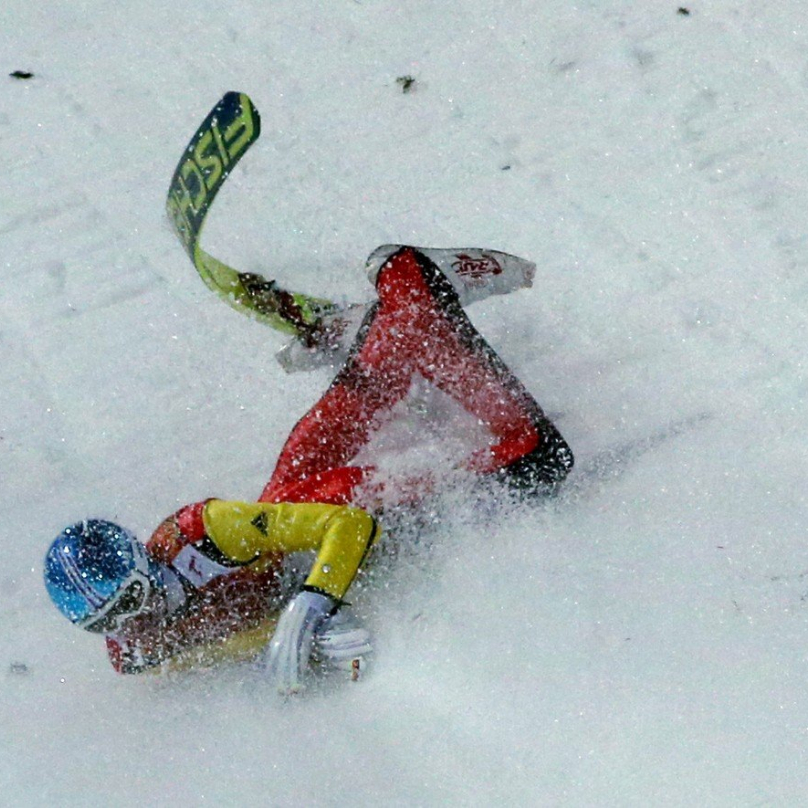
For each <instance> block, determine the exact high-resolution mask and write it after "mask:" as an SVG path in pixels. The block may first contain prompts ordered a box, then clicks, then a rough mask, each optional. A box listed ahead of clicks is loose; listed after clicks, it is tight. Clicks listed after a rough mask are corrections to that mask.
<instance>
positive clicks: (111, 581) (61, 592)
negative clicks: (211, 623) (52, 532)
mask: <svg viewBox="0 0 808 808" xmlns="http://www.w3.org/2000/svg"><path fill="white" fill-rule="evenodd" d="M159 582H160V574H159V568H158V566H157V564H156V563H155V562H154V561H153V560H151V559H150V558H149V556H148V555H147V554H146V548H145V547H144V546H143V545H142V544H141V543H140V542H139V541H138V540H137V539H136V538H135V537H134V536H133V535H132V534H131V533H130V532H129V531H128V530H125V529H124V528H122V527H119V526H118V525H116V524H114V523H112V522H105V521H104V520H102V519H88V520H86V521H84V522H77V523H76V524H75V525H70V527H66V528H65V529H64V530H63V531H62V532H61V533H60V534H59V535H58V536H57V537H56V539H54V541H53V543H52V544H51V546H50V548H49V550H48V552H47V555H46V556H45V587H46V589H47V590H48V594H49V595H50V598H51V600H52V601H53V602H54V604H56V607H57V608H58V609H59V611H60V612H61V613H62V614H63V615H64V616H65V617H67V619H68V620H70V621H71V622H72V623H75V624H76V625H77V626H80V627H81V628H84V629H87V631H95V632H99V633H107V632H110V631H114V630H115V629H117V628H119V627H120V623H121V621H122V620H124V619H126V618H127V617H132V616H133V615H136V614H139V613H140V612H142V611H143V609H144V608H145V607H146V605H147V604H148V601H149V596H150V594H151V592H152V590H153V589H154V588H155V586H159Z"/></svg>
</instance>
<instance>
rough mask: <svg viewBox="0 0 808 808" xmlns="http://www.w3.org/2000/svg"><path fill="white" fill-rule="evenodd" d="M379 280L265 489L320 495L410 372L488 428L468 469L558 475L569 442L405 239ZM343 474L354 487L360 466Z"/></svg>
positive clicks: (402, 390)
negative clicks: (374, 301) (335, 368)
mask: <svg viewBox="0 0 808 808" xmlns="http://www.w3.org/2000/svg"><path fill="white" fill-rule="evenodd" d="M377 289H378V293H379V303H378V305H377V306H376V307H375V308H374V309H372V310H371V312H370V313H369V314H368V317H367V318H366V320H365V323H364V324H363V326H362V328H360V331H359V334H358V335H357V338H356V342H355V344H354V346H353V349H352V352H351V354H350V356H349V358H348V360H347V361H346V363H345V365H344V366H343V368H342V370H341V371H340V372H339V374H338V375H337V377H336V378H335V380H334V382H333V383H332V385H331V387H330V388H329V389H328V391H327V392H326V393H325V395H324V396H323V398H322V399H320V401H319V402H318V403H317V404H316V405H315V406H314V407H313V408H312V409H311V410H310V411H309V412H308V413H307V414H306V415H305V416H304V417H303V418H302V419H301V420H300V421H299V422H298V424H297V426H296V427H295V428H294V430H293V431H292V433H291V435H290V436H289V438H288V440H287V442H286V445H285V446H284V448H283V451H282V452H281V456H280V458H279V460H278V464H277V466H276V469H275V472H274V473H273V476H272V479H271V480H270V482H269V484H268V485H267V487H266V488H265V489H264V493H263V495H262V497H261V498H262V499H264V500H275V501H277V500H278V499H279V498H283V496H284V495H286V494H287V493H288V492H290V491H295V492H297V494H296V495H303V496H306V497H312V496H314V497H315V498H316V494H317V487H318V486H317V480H313V479H311V478H318V479H322V483H323V487H324V490H325V489H326V488H328V486H329V485H331V486H332V488H333V480H332V475H331V474H330V472H331V471H333V470H335V469H338V468H340V467H343V466H345V465H346V464H348V463H349V462H350V461H351V460H352V459H353V458H354V457H355V456H356V454H357V453H358V452H359V450H360V449H361V448H362V447H363V446H364V445H365V444H366V443H367V441H368V439H369V437H370V435H371V434H372V432H373V431H374V430H375V428H376V427H377V426H378V424H379V423H380V419H381V418H382V417H383V416H384V414H385V413H387V412H388V411H389V410H390V409H391V408H392V407H393V405H394V404H396V402H398V401H399V400H400V399H401V398H402V397H403V396H404V395H406V393H407V391H408V390H409V388H410V384H411V381H412V376H413V374H414V373H416V372H418V373H420V374H421V375H422V376H424V377H425V378H426V379H427V380H429V381H431V382H433V383H434V384H435V385H436V386H437V387H439V388H440V389H442V390H444V391H445V392H447V393H448V394H449V395H451V396H453V397H454V398H455V399H456V400H457V401H458V402H459V403H460V404H461V405H462V406H463V407H465V408H466V409H467V410H468V411H469V412H470V413H472V414H473V415H474V416H475V417H477V418H478V419H479V420H480V421H481V423H483V424H484V425H485V426H487V427H488V428H489V430H490V431H491V433H492V436H493V438H494V440H495V441H496V443H495V444H494V445H493V446H492V447H491V448H489V449H487V450H485V451H483V452H480V453H478V454H477V455H475V456H474V457H472V458H471V459H470V461H469V467H470V468H471V469H473V470H475V471H477V472H479V473H493V474H496V475H498V476H501V477H503V478H505V479H507V478H509V477H511V476H513V475H512V474H511V472H512V471H516V476H517V477H518V478H519V479H521V478H524V479H526V480H527V482H528V486H530V485H533V484H534V483H539V484H544V485H546V484H551V483H553V482H555V481H557V480H559V479H562V478H563V477H564V476H565V475H566V473H567V471H568V469H569V468H570V467H571V465H572V455H571V453H570V451H569V448H568V447H567V445H566V443H564V441H563V439H562V438H561V436H560V435H559V434H558V432H557V431H556V430H555V428H554V427H553V426H552V424H551V423H550V422H549V420H548V419H547V418H546V416H545V415H544V413H543V412H542V410H541V408H540V407H539V405H538V404H537V403H536V401H535V400H534V399H533V398H532V396H531V395H530V394H529V393H528V392H527V390H526V389H525V388H524V386H523V385H522V384H521V383H520V382H519V381H518V380H517V379H516V377H515V376H513V374H512V373H511V372H510V371H509V370H508V368H507V367H506V366H505V364H504V363H503V362H502V360H501V359H500V358H499V357H498V356H497V355H496V353H494V351H493V350H492V349H491V348H490V347H489V346H488V344H487V343H486V342H485V340H484V339H483V338H482V337H481V336H480V334H479V333H478V332H477V331H476V329H475V328H474V326H473V325H472V324H471V322H470V321H469V320H468V317H466V315H465V313H464V312H463V310H462V307H461V306H460V305H459V302H458V299H457V294H456V293H455V291H454V289H453V288H452V286H451V284H449V283H448V281H447V280H446V278H445V277H444V276H443V275H442V274H441V273H440V271H439V270H438V269H437V267H436V266H435V265H434V264H433V263H432V262H431V261H429V259H427V258H426V257H425V256H424V255H422V254H421V253H419V252H417V251H415V250H413V249H411V248H403V249H402V250H400V251H399V252H398V253H396V254H395V255H393V256H391V257H390V259H389V260H388V261H387V262H386V264H385V265H384V267H383V268H382V271H381V272H380V274H379V277H378V281H377ZM531 458H532V459H531ZM323 475H324V476H323ZM349 478H350V480H351V481H352V482H351V485H353V486H355V485H356V484H357V482H358V481H357V477H356V474H355V473H352V474H351V475H349ZM344 479H347V478H344ZM312 487H313V488H314V490H313V491H312V490H311V489H312ZM328 490H331V489H328ZM340 490H342V489H340ZM302 492H305V493H302ZM332 493H333V492H332ZM349 493H350V490H349V491H348V494H345V493H344V492H343V493H341V494H340V496H347V495H349Z"/></svg>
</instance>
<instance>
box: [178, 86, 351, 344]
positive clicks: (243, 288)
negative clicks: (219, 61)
mask: <svg viewBox="0 0 808 808" xmlns="http://www.w3.org/2000/svg"><path fill="white" fill-rule="evenodd" d="M260 134H261V117H260V115H259V114H258V110H257V109H256V108H255V106H254V105H253V103H252V101H250V99H249V98H248V96H247V95H245V94H244V93H237V92H228V93H226V94H225V95H224V97H223V98H222V99H221V101H219V103H218V104H216V106H215V107H214V108H213V109H212V110H211V111H210V113H209V114H208V116H207V117H206V118H205V120H204V121H203V122H202V124H201V125H200V127H199V129H197V131H196V133H195V134H194V136H193V137H192V138H191V142H190V143H189V144H188V147H187V148H186V149H185V152H184V153H183V156H182V159H181V160H180V162H179V165H178V166H177V169H176V171H175V172H174V176H173V177H172V178H171V185H170V186H169V189H168V199H167V202H166V209H167V211H168V215H169V218H170V219H171V223H172V225H173V227H174V231H175V232H176V234H177V236H178V238H179V239H180V241H181V242H182V245H183V246H184V247H185V251H186V252H187V253H188V256H189V258H190V259H191V261H192V262H193V265H194V266H195V267H196V270H197V272H199V275H200V277H201V278H202V280H203V281H204V282H205V283H206V284H207V285H208V287H209V288H211V289H212V290H213V291H214V292H216V294H218V295H219V296H220V297H221V298H223V299H224V300H225V301H226V302H227V303H228V304H229V305H231V306H232V307H233V308H234V309H236V310H238V311H241V312H243V313H246V314H250V315H252V316H254V317H255V318H257V319H258V320H261V321H262V322H264V323H266V324H267V325H270V326H272V327H273V328H275V329H277V330H279V331H283V332H284V333H287V334H293V335H294V336H296V337H297V338H298V339H299V340H300V342H301V343H303V345H305V346H306V347H309V348H316V347H317V346H318V345H319V343H320V341H321V335H322V328H321V318H322V317H323V316H324V315H326V314H332V313H334V312H335V311H336V310H337V307H336V306H335V305H334V304H333V303H331V302H330V301H328V300H322V299H320V298H314V297H310V296H308V295H305V294H301V293H296V292H288V291H286V290H285V289H283V288H281V287H280V286H278V284H277V283H275V281H272V280H266V279H265V278H263V277H262V276H261V275H258V274H254V273H247V272H239V271H238V270H236V269H233V267H230V266H228V265H227V264H225V263H223V262H221V261H219V260H218V259H216V258H214V257H213V256H212V255H210V254H209V253H207V252H205V250H203V249H202V247H201V246H200V244H199V241H200V236H201V233H202V227H203V226H204V224H205V217H206V216H207V213H208V211H209V210H210V206H211V205H212V204H213V200H214V199H215V198H216V194H217V193H218V192H219V189H220V188H221V187H222V185H223V184H224V181H225V180H226V179H227V177H228V175H229V173H230V172H231V171H232V170H233V169H234V168H235V166H236V164H237V163H238V161H239V160H240V159H241V158H242V157H243V156H244V155H245V154H246V152H247V150H248V149H249V148H250V146H251V145H252V144H253V143H255V141H256V140H258V137H259V135H260Z"/></svg>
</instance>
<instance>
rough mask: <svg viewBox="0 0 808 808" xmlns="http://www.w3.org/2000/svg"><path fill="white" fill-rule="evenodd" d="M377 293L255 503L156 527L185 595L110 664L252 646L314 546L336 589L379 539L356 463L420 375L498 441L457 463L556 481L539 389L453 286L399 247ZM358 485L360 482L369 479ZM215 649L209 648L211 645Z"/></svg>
mask: <svg viewBox="0 0 808 808" xmlns="http://www.w3.org/2000/svg"><path fill="white" fill-rule="evenodd" d="M376 286H377V290H378V302H377V303H376V304H375V305H374V306H372V307H371V308H370V310H369V311H368V314H367V316H366V317H365V319H364V322H363V323H362V326H361V328H360V329H359V332H358V334H357V337H356V340H355V342H354V344H353V347H352V350H351V352H350V354H349V356H348V359H347V360H346V362H345V364H344V365H343V366H342V368H341V370H340V371H339V373H338V374H337V376H336V378H335V379H334V381H333V382H332V384H331V386H330V387H329V388H328V390H327V391H326V393H325V394H324V395H323V396H322V398H321V399H320V400H319V401H318V402H317V403H316V404H315V405H314V406H313V407H312V408H311V409H310V410H309V411H308V412H307V413H306V414H305V415H304V416H303V418H301V419H300V421H299V422H298V423H297V425H296V426H295V427H294V429H293V430H292V432H291V434H290V435H289V437H288V439H287V441H286V444H285V445H284V447H283V450H282V451H281V454H280V457H279V459H278V462H277V465H276V467H275V471H274V472H273V474H272V478H271V479H270V481H269V483H268V484H267V486H266V487H265V489H264V491H263V493H262V495H261V497H260V498H259V501H258V502H256V503H244V502H225V501H221V500H215V499H214V500H207V501H205V502H200V503H196V504H194V505H188V506H186V507H185V508H182V509H180V510H179V511H178V512H177V513H175V514H174V515H173V516H171V517H169V518H168V519H166V520H165V521H164V522H163V523H162V524H161V525H160V527H158V529H157V530H156V531H155V532H154V534H153V536H152V538H151V539H150V541H149V542H148V544H147V550H148V552H149V554H150V555H152V557H153V558H155V560H157V561H159V562H161V563H162V564H164V565H166V566H167V568H168V569H169V570H170V571H171V572H172V575H174V577H175V578H176V580H175V582H174V583H175V589H176V587H180V588H181V590H182V591H180V592H175V593H174V595H172V592H171V588H170V587H169V592H168V599H169V601H170V600H171V598H172V597H176V598H178V599H179V600H181V601H182V603H183V605H182V607H181V608H180V609H179V610H178V611H171V612H170V614H169V615H168V616H166V615H150V614H144V615H141V616H138V617H135V618H133V619H132V620H131V621H129V623H130V625H127V626H126V627H125V629H124V630H123V631H122V632H120V633H119V634H117V635H115V636H109V637H108V638H107V646H108V651H109V655H110V658H111V660H112V663H113V665H114V667H115V668H116V669H117V670H118V671H121V672H138V671H141V670H146V669H149V668H154V667H159V666H160V665H162V664H163V662H164V661H165V660H167V659H175V658H177V656H178V655H181V654H182V653H184V652H185V651H188V649H190V654H191V657H190V658H191V662H192V663H193V664H196V663H197V662H198V661H199V660H200V659H201V658H202V657H203V656H206V657H209V656H210V654H211V653H213V657H214V658H215V652H216V649H219V648H221V649H222V650H223V653H224V656H225V657H227V658H233V656H234V655H236V656H237V655H238V652H239V649H238V648H237V649H236V652H237V653H235V654H234V653H233V651H232V648H229V646H228V650H227V651H224V649H225V646H226V644H232V643H234V642H235V643H238V642H240V643H241V644H242V646H243V648H242V649H241V650H243V651H245V652H247V653H253V654H254V653H256V652H257V651H258V650H260V649H261V648H263V647H264V646H265V645H266V642H267V640H268V637H269V634H270V628H268V623H267V621H268V620H270V621H271V620H272V618H273V615H274V614H276V613H277V610H278V609H279V608H280V607H281V606H282V597H281V596H282V594H283V593H282V592H281V584H280V580H281V567H282V561H283V557H284V555H286V554H288V553H291V552H296V551H299V550H313V551H315V552H316V553H317V558H316V561H315V563H314V566H313V567H312V569H311V570H310V572H309V574H308V577H307V578H306V581H305V584H304V588H308V589H310V590H312V591H315V592H320V593H324V594H327V595H330V596H331V597H333V598H335V599H336V600H338V601H339V600H341V599H342V598H343V597H344V595H345V593H346V592H347V590H348V588H349V587H350V585H351V583H352V582H353V580H354V577H355V576H356V574H357V572H358V570H359V569H360V567H361V565H362V563H363V561H364V559H365V557H366V555H367V553H368V551H369V549H370V548H371V546H372V545H373V543H374V542H375V541H376V540H377V537H378V532H379V531H378V528H377V524H376V521H375V519H373V518H372V517H371V516H370V515H369V514H368V513H367V512H366V510H363V509H362V507H354V506H356V505H359V506H363V505H365V503H364V502H363V501H362V498H363V496H364V495H365V492H366V491H367V490H368V489H367V487H366V486H367V484H368V483H369V482H370V484H371V485H372V484H373V474H374V469H373V467H371V466H359V465H352V461H353V460H354V459H355V458H356V456H357V454H358V453H359V452H360V450H361V449H362V448H363V447H364V446H366V445H367V443H368V442H369V440H370V438H371V436H372V434H373V432H374V431H375V429H376V428H377V426H378V424H379V422H380V420H381V419H383V418H384V416H385V415H386V414H388V413H389V411H390V410H391V408H392V407H394V406H395V404H396V403H397V402H399V401H400V400H401V399H402V398H404V397H405V396H406V395H407V393H408V392H409V390H410V386H411V383H412V380H413V377H414V375H415V374H420V375H421V376H422V377H423V378H424V379H426V380H427V381H428V382H430V383H431V384H433V385H434V386H435V387H437V388H438V389H440V390H441V391H443V392H444V393H446V394H448V395H449V396H451V397H452V398H453V399H455V400H456V401H457V402H459V403H460V405H461V406H462V407H463V408H465V409H466V410H467V411H468V412H469V413H470V414H471V415H473V416H474V417H475V418H476V419H477V420H478V422H479V423H481V424H483V425H484V426H485V427H486V428H487V430H488V432H489V433H490V444H489V445H488V446H487V447H484V448H482V449H480V450H478V451H475V452H474V453H473V454H471V455H470V456H469V457H467V458H465V460H464V462H463V466H464V467H465V468H466V469H467V470H469V471H470V472H473V473H475V474H477V475H479V476H480V477H482V478H484V479H493V480H498V481H501V482H502V483H504V484H505V485H507V486H510V487H512V488H514V489H515V490H517V491H519V492H523V493H527V494H541V493H547V492H552V491H554V490H555V488H556V486H557V485H558V484H559V483H560V482H561V480H563V479H564V477H565V476H566V475H567V473H568V472H569V470H570V469H571V468H572V464H573V457H572V453H571V451H570V449H569V447H568V446H567V444H566V443H565V441H564V439H563V438H562V437H561V435H560V434H559V433H558V431H557V430H556V428H555V427H554V426H553V424H552V423H551V422H550V420H549V419H548V418H547V416H546V415H545V414H544V412H543V411H542V410H541V408H540V407H539V405H538V404H537V402H536V401H535V399H534V398H533V397H532V396H531V395H530V393H529V392H528V391H527V390H526V388H525V387H524V386H523V385H522V383H521V382H520V381H519V380H518V379H517V378H516V377H515V376H514V375H513V373H512V372H511V371H510V370H509V369H508V368H507V366H506V365H505V364H504V362H503V361H502V360H501V359H500V358H499V356H497V354H496V353H495V352H494V351H493V349H492V348H491V347H490V346H489V345H488V344H487V343H486V341H485V340H484V339H483V338H482V336H480V334H479V333H478V332H477V330H476V329H475V328H474V326H473V325H472V324H471V321H470V320H469V319H468V317H467V316H466V314H465V312H464V311H463V308H462V306H461V305H460V301H459V298H458V295H457V292H456V291H455V289H454V288H453V287H452V285H451V283H450V282H449V281H448V280H447V278H446V277H445V276H444V275H443V274H442V273H441V271H440V270H439V269H438V268H437V266H436V265H435V264H434V263H433V262H432V261H431V260H430V259H429V258H427V256H425V255H424V254H423V253H421V252H419V251H417V250H415V249H413V248H410V247H404V248H402V249H400V250H398V251H397V252H395V253H394V254H393V255H391V257H390V258H389V259H388V260H387V262H386V263H385V264H384V265H383V266H382V267H381V269H380V270H379V273H378V277H377V282H376ZM363 486H365V487H364V488H363ZM211 649H213V650H211Z"/></svg>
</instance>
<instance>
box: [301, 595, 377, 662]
mask: <svg viewBox="0 0 808 808" xmlns="http://www.w3.org/2000/svg"><path fill="white" fill-rule="evenodd" d="M372 653H373V645H372V643H371V641H370V632H369V631H368V630H367V629H366V628H363V627H362V626H361V625H360V624H359V622H358V621H357V619H356V618H355V617H354V616H353V615H352V614H351V613H350V612H349V611H347V610H345V609H342V610H341V611H339V612H337V613H336V614H335V615H334V616H333V617H329V618H328V619H327V620H324V621H323V622H322V623H321V624H320V628H318V629H317V631H316V633H315V635H314V646H313V648H312V656H313V657H314V658H315V659H316V660H317V661H318V662H320V663H322V664H323V665H325V666H326V667H328V668H331V669H332V670H340V671H351V672H356V671H357V670H359V671H361V670H364V669H365V667H366V666H367V663H368V658H369V657H370V655H371V654H372Z"/></svg>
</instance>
